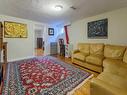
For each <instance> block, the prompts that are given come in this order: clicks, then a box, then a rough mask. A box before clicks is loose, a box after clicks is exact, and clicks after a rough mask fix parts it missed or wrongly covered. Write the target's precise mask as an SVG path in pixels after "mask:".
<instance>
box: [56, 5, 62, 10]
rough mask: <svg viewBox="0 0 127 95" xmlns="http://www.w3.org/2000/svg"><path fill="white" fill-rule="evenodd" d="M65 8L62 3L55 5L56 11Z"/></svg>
mask: <svg viewBox="0 0 127 95" xmlns="http://www.w3.org/2000/svg"><path fill="white" fill-rule="evenodd" d="M62 9H63V6H62V5H56V6H55V10H56V11H61V10H62Z"/></svg>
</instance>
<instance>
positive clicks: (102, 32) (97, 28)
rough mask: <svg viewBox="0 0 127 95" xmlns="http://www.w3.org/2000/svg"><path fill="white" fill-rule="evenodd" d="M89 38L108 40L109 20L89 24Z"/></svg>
mask: <svg viewBox="0 0 127 95" xmlns="http://www.w3.org/2000/svg"><path fill="white" fill-rule="evenodd" d="M87 36H88V38H107V37H108V19H107V18H106V19H102V20H98V21H92V22H88V32H87Z"/></svg>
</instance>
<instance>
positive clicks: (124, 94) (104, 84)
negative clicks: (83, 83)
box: [91, 46, 127, 95]
mask: <svg viewBox="0 0 127 95" xmlns="http://www.w3.org/2000/svg"><path fill="white" fill-rule="evenodd" d="M105 49H106V50H105V52H104V55H105V57H106V58H105V59H104V61H103V66H104V71H103V72H102V73H101V74H100V75H99V76H98V77H97V78H94V79H92V81H91V95H127V50H126V52H125V53H124V50H125V48H124V47H119V50H118V48H117V50H116V47H112V52H111V50H110V49H111V47H110V46H106V48H105ZM109 51H110V52H109ZM112 53H113V54H112ZM116 55H117V56H116Z"/></svg>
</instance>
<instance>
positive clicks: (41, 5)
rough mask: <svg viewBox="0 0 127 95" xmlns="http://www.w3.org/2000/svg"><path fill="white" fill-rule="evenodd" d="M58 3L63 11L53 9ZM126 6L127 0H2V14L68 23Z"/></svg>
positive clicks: (0, 5) (48, 21) (0, 8)
mask: <svg viewBox="0 0 127 95" xmlns="http://www.w3.org/2000/svg"><path fill="white" fill-rule="evenodd" d="M57 4H60V5H62V6H63V10H62V11H59V12H58V11H55V10H54V9H53V8H54V6H55V5H57ZM72 6H74V7H76V8H77V9H76V10H73V9H71V8H70V7H72ZM126 6H127V0H0V14H5V15H10V16H15V17H20V18H25V19H30V20H34V21H39V22H44V23H49V24H51V23H67V22H73V21H75V20H78V19H82V18H85V17H88V16H93V15H97V14H100V13H103V12H107V11H111V10H115V9H119V8H122V7H126Z"/></svg>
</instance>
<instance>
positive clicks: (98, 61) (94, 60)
mask: <svg viewBox="0 0 127 95" xmlns="http://www.w3.org/2000/svg"><path fill="white" fill-rule="evenodd" d="M103 59H104V57H103V56H96V55H89V56H87V57H86V62H88V63H91V64H94V65H97V66H102V63H103Z"/></svg>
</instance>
